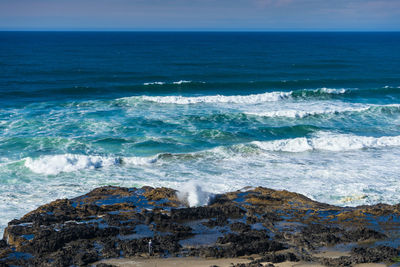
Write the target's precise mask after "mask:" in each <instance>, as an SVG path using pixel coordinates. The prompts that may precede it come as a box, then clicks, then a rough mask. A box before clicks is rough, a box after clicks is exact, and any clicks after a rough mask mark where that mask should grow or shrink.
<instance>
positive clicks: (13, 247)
mask: <svg viewBox="0 0 400 267" xmlns="http://www.w3.org/2000/svg"><path fill="white" fill-rule="evenodd" d="M192 197H193V196H192ZM191 201H192V199H191V196H190V195H182V194H177V191H176V190H173V189H170V188H152V187H142V188H123V187H114V186H106V187H100V188H96V189H94V190H93V191H91V192H89V193H87V194H85V195H82V196H79V197H76V198H72V199H59V200H56V201H53V202H51V203H49V204H46V205H43V206H41V207H39V208H38V209H36V210H34V211H32V212H30V213H28V214H26V215H25V216H23V217H22V218H20V219H18V220H13V221H11V222H9V223H8V227H7V228H6V229H5V231H4V237H3V240H1V241H0V266H8V265H17V266H26V265H41V266H65V265H78V266H84V265H92V266H102V265H103V266H107V265H104V264H109V265H110V264H111V265H112V266H122V265H123V266H179V265H182V264H183V263H182V262H184V263H185V264H189V263H190V265H192V266H193V267H196V266H211V265H216V266H231V265H230V263H231V262H234V263H235V264H236V265H235V266H267V265H268V264H270V265H268V266H282V267H284V266H310V264H313V266H385V265H382V264H387V265H389V264H393V263H395V262H398V261H400V258H399V255H400V204H397V205H388V204H376V205H371V206H368V205H364V206H358V207H338V206H334V205H329V204H324V203H320V202H317V201H313V200H311V199H309V198H307V197H305V196H303V195H301V194H297V193H292V192H289V191H285V190H282V191H280V190H273V189H268V188H263V187H257V188H252V189H249V188H247V189H243V190H239V191H234V192H228V193H225V194H220V195H215V196H213V197H212V198H211V200H210V202H209V203H208V204H207V205H204V206H199V207H190V206H189V203H191ZM149 242H150V244H151V245H150V246H151V248H150V247H149ZM149 249H151V251H150V252H151V254H152V256H151V257H149ZM228 261H231V262H228ZM135 262H136V263H135ZM101 263H104V264H101ZM139 263H140V264H139ZM209 263H210V264H209ZM121 264H122V265H121ZM134 264H136V265H134ZM138 264H139V265H138ZM167 264H170V265H167ZM174 264H175V265H174ZM204 264H206V265H204ZM207 264H209V265H207ZM226 264H228V265H226ZM243 264H244V265H243ZM260 264H261V265H260ZM291 264H292V265H291ZM302 264H303V265H302ZM304 264H305V265H304ZM314 264H315V265H314ZM357 264H369V265H357ZM371 264H381V265H371Z"/></svg>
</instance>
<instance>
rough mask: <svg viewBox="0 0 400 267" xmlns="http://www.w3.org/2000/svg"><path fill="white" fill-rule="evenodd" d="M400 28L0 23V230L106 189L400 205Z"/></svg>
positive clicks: (344, 203)
mask: <svg viewBox="0 0 400 267" xmlns="http://www.w3.org/2000/svg"><path fill="white" fill-rule="evenodd" d="M399 43H400V33H94V32H91V33H90V32H80V33H73V32H64V33H61V32H60V33H57V32H35V33H34V32H1V33H0V231H2V229H3V228H4V227H5V226H6V223H7V222H8V221H10V220H11V219H13V218H16V217H19V216H21V215H23V214H25V213H27V212H28V211H30V210H32V209H34V208H35V207H37V206H39V205H41V204H44V203H46V202H49V201H51V200H54V199H57V198H64V197H73V196H76V195H79V194H82V193H85V192H87V191H88V190H91V189H93V188H95V187H98V186H102V185H109V184H111V185H121V186H143V185H151V186H169V187H173V188H176V189H180V188H183V187H185V186H186V185H187V184H188V183H189V184H190V183H197V184H199V185H200V186H201V187H202V188H203V190H204V191H208V192H212V193H218V192H224V191H228V190H235V189H240V188H242V187H244V186H258V185H261V186H266V187H270V188H275V189H287V190H291V191H295V192H299V193H302V194H305V195H307V196H308V197H311V198H313V199H315V200H318V201H323V202H328V203H331V204H337V205H342V206H345V205H349V206H354V205H360V204H373V203H378V202H385V203H399V201H400V183H399V178H400V177H399V176H400V164H399V162H400V71H399V70H400V47H399Z"/></svg>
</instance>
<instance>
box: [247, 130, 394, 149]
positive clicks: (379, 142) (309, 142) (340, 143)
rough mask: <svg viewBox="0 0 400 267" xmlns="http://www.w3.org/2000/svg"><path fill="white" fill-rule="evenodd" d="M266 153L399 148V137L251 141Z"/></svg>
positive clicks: (326, 135) (328, 135)
mask: <svg viewBox="0 0 400 267" xmlns="http://www.w3.org/2000/svg"><path fill="white" fill-rule="evenodd" d="M251 143H252V144H253V145H256V146H257V147H259V148H261V149H263V150H267V151H283V152H305V151H310V150H327V151H346V150H355V149H365V148H381V147H391V146H400V136H382V137H370V136H356V135H350V134H334V133H319V134H318V135H317V136H315V137H309V138H306V137H300V138H293V139H283V140H274V141H266V142H265V141H264V142H260V141H253V142H251Z"/></svg>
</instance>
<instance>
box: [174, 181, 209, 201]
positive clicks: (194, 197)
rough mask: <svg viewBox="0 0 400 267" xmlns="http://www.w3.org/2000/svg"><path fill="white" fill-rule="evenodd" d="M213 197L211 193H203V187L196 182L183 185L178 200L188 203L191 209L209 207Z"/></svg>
mask: <svg viewBox="0 0 400 267" xmlns="http://www.w3.org/2000/svg"><path fill="white" fill-rule="evenodd" d="M211 196H212V194H211V193H209V192H205V191H203V189H202V186H200V184H199V183H196V182H194V181H190V182H187V183H185V184H183V185H182V187H181V188H180V190H179V191H178V198H179V199H180V200H181V201H184V202H187V203H188V204H189V206H190V207H198V206H204V205H207V204H208V202H209V201H210V198H211Z"/></svg>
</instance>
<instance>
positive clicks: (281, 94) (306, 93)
mask: <svg viewBox="0 0 400 267" xmlns="http://www.w3.org/2000/svg"><path fill="white" fill-rule="evenodd" d="M186 82H188V81H179V82H176V83H186ZM345 92H347V91H346V90H345V89H330V88H320V89H315V90H297V91H288V92H285V91H273V92H266V93H262V94H250V95H208V96H181V95H175V96H174V95H170V96H148V95H143V96H131V97H124V98H120V99H118V100H122V101H128V102H129V101H132V100H133V101H140V100H142V101H149V102H156V103H160V104H178V105H188V104H199V103H234V104H257V103H263V102H275V101H280V100H285V99H288V98H291V97H292V98H304V97H318V96H327V95H338V94H344V93H345Z"/></svg>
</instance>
